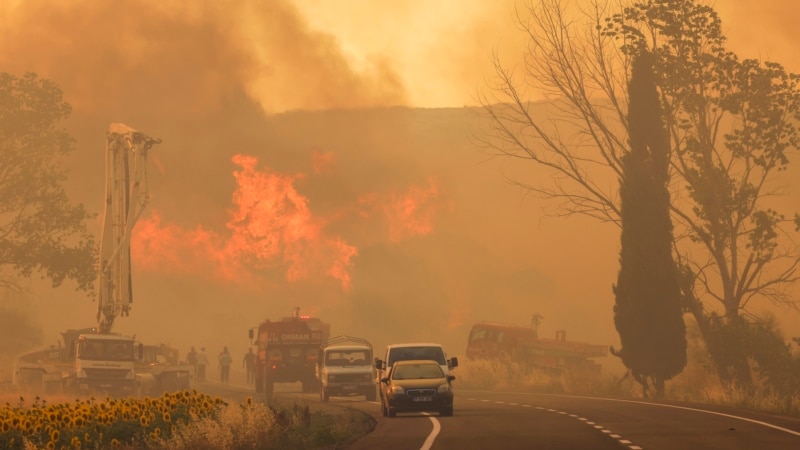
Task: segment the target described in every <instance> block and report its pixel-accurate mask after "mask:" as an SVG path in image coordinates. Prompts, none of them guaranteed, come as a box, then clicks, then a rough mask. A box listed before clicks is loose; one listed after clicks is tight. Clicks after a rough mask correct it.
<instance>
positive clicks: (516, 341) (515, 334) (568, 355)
mask: <svg viewBox="0 0 800 450" xmlns="http://www.w3.org/2000/svg"><path fill="white" fill-rule="evenodd" d="M606 355H608V346H607V345H597V344H588V343H584V342H575V341H568V340H567V332H566V331H564V330H558V331H556V336H555V339H546V338H540V337H539V336H538V334H537V330H536V328H535V327H526V326H520V325H510V324H504V323H490V322H480V323H477V324H475V325H473V327H472V330H471V331H470V333H469V342H468V343H467V357H468V358H471V359H500V360H503V359H505V360H509V361H515V362H519V363H522V364H524V365H527V366H529V367H537V368H539V369H544V370H549V371H561V370H564V369H567V370H572V371H579V372H584V373H597V372H599V370H600V365H599V364H597V363H596V362H594V361H592V359H591V358H597V357H602V356H606Z"/></svg>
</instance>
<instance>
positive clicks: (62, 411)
mask: <svg viewBox="0 0 800 450" xmlns="http://www.w3.org/2000/svg"><path fill="white" fill-rule="evenodd" d="M14 403H15V404H13V405H12V404H11V403H9V402H6V403H5V404H4V405H2V406H0V450H4V449H13V450H16V449H21V450H39V449H119V450H138V449H153V450H156V449H157V450H162V449H169V450H197V449H204V450H217V449H220V450H221V449H225V450H238V449H285V448H297V449H301V448H302V449H317V448H339V447H341V446H342V445H343V444H345V443H348V442H352V441H353V440H355V439H357V438H358V437H359V436H362V435H363V434H365V433H367V432H369V431H370V430H371V429H372V428H373V427H374V419H372V417H371V416H369V415H368V414H364V413H359V412H357V411H355V410H351V409H349V408H341V409H337V410H336V411H327V412H325V411H312V410H310V409H309V407H308V406H300V405H298V404H297V403H295V404H294V405H282V404H279V403H274V404H271V405H270V404H267V403H264V402H255V401H253V399H252V398H249V397H248V398H247V399H246V400H245V401H244V402H242V403H241V404H232V403H228V402H226V401H224V400H222V399H220V398H217V397H212V396H210V395H208V394H204V393H200V392H197V391H196V390H187V391H179V392H174V393H165V394H164V395H163V396H161V397H154V398H150V397H144V398H109V397H106V398H105V399H102V400H99V399H96V398H93V397H91V398H88V399H76V400H74V401H69V402H64V401H62V402H60V403H57V404H56V403H51V404H48V402H47V401H46V400H43V399H41V398H39V397H35V398H34V399H33V401H32V402H27V401H26V400H25V398H23V397H20V398H19V399H18V401H15V402H14Z"/></svg>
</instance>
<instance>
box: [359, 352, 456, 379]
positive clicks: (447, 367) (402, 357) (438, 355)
mask: <svg viewBox="0 0 800 450" xmlns="http://www.w3.org/2000/svg"><path fill="white" fill-rule="evenodd" d="M412 359H431V360H434V361H436V362H437V363H439V366H441V368H442V371H443V372H444V374H445V376H447V375H450V371H451V370H452V369H455V368H456V367H458V358H456V357H455V356H453V357H452V358H449V359H448V358H447V354H446V353H445V351H444V347H442V345H441V344H435V343H432V342H417V343H406V344H391V345H387V346H386V353H385V355H384V357H383V359H379V358H375V369H377V370H376V372H377V374H376V375H377V379H376V380H375V381H376V383H378V384H380V381H381V378H384V377H386V374H387V371H388V370H389V369H391V368H392V366H393V365H394V363H396V362H397V361H408V360H412Z"/></svg>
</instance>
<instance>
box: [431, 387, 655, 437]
mask: <svg viewBox="0 0 800 450" xmlns="http://www.w3.org/2000/svg"><path fill="white" fill-rule="evenodd" d="M567 397H572V396H567ZM468 400H475V401H478V399H473V398H469V399H468ZM480 401H482V402H489V400H487V399H484V400H480ZM495 403H497V404H501V405H502V404H507V405H511V406H522V407H524V408H530V407H531V405H526V404H518V403H510V402H509V403H506V402H501V401H495ZM535 408H536V409H539V410H542V411H548V412H554V413H556V414H561V415H567V416H569V417H572V418H574V419H578V420H580V421H582V422H583V423H585V424H587V425H592V426H593V427H594V428H595V429H596V430H598V431H600V432H601V433H603V434H605V435H607V436H610V437H612V438H614V439H616V440H617V441H618V442H619V443H620V444H623V445H626V446H627V447H628V448H630V449H631V450H642V447H639V446H637V445H633V443H632V442H631V441H629V440H627V439H621V438H620V435H618V434H613V432H612V431H611V430H609V429H607V428H605V427H604V426H602V425H597V424H596V423H595V422H592V421H591V420H589V419H587V418H585V417H580V416H578V415H577V414H570V413H568V412H566V411H558V410H556V409H550V408H543V407H541V406H536V407H535ZM423 414H425V415H428V414H427V413H423ZM429 418H430V419H431V420H434V419H433V417H429ZM437 426H438V422H437V423H435V424H434V431H433V432H432V433H431V436H428V440H429V441H430V442H431V444H432V443H433V440H434V439H436V435H437V434H439V430H438V429H436V427H437ZM425 443H426V445H427V444H428V441H425ZM429 448H430V445H428V446H427V447H423V450H428V449H429Z"/></svg>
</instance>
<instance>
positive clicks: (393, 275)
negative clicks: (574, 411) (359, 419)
mask: <svg viewBox="0 0 800 450" xmlns="http://www.w3.org/2000/svg"><path fill="white" fill-rule="evenodd" d="M534 1H535V0H534ZM565 3H569V4H573V5H585V4H587V3H588V1H579V0H578V1H575V0H573V1H571V2H565ZM515 4H517V2H515V1H514V0H501V1H488V0H395V1H373V0H330V1H329V0H270V1H250V0H226V1H214V0H205V1H179V0H173V1H155V0H116V1H106V0H60V1H58V0H5V1H3V2H1V3H0V71H3V72H10V73H13V74H17V75H19V74H21V73H23V72H26V71H32V72H36V73H37V74H38V75H39V76H40V77H43V78H48V79H51V80H54V81H56V82H57V83H58V84H59V86H61V88H62V90H63V91H64V96H65V100H66V101H68V102H69V103H70V104H71V105H72V106H73V109H74V113H73V116H72V117H71V118H70V122H69V124H68V125H69V127H70V131H71V132H72V133H74V134H75V136H76V137H77V138H78V151H77V152H76V154H75V155H74V158H73V159H72V160H70V162H69V165H70V168H71V169H72V171H73V172H72V173H73V174H77V176H75V177H74V178H76V179H77V181H74V180H73V182H72V184H71V186H70V188H71V189H72V190H71V192H70V193H71V195H72V197H73V198H76V199H77V200H78V201H81V202H84V203H86V204H87V205H90V209H93V210H96V209H97V208H96V207H95V206H94V205H96V204H98V202H99V200H100V199H99V194H98V192H99V189H98V187H101V186H102V185H103V180H102V178H103V173H102V171H103V169H102V137H103V136H104V133H105V131H106V127H107V125H108V123H109V122H112V121H114V122H116V121H120V122H125V123H128V124H130V125H132V126H135V127H136V128H138V129H140V130H142V131H145V132H148V133H153V135H154V136H156V137H159V138H163V139H164V143H163V144H162V145H160V146H158V147H156V148H155V150H154V152H153V153H152V155H153V157H152V160H151V162H152V164H153V167H154V170H153V177H152V178H153V188H152V190H153V192H155V193H156V194H154V196H153V197H154V201H153V204H152V208H151V209H150V211H148V212H147V213H146V214H145V216H144V218H143V219H142V221H141V222H140V223H139V224H138V225H137V228H136V236H135V244H136V245H135V246H134V256H135V258H136V259H135V267H136V268H137V270H140V273H144V272H146V271H147V270H150V269H152V272H150V274H152V273H155V274H158V275H159V276H162V275H163V278H159V279H157V280H156V281H152V280H151V283H150V284H149V285H148V286H147V287H146V288H145V289H143V291H146V292H147V293H150V294H152V295H161V296H162V297H159V301H163V303H159V302H154V301H143V302H139V303H137V305H136V308H137V309H136V311H135V313H134V314H132V318H131V320H133V321H141V320H142V317H143V316H145V317H147V318H148V323H149V324H150V326H151V327H152V328H158V326H159V325H161V324H164V323H168V322H169V320H170V319H169V318H163V319H158V320H157V319H153V317H156V316H158V315H162V316H164V315H165V314H164V313H163V312H164V311H163V310H162V309H161V308H165V307H166V305H168V304H173V303H175V304H178V306H177V307H179V308H181V309H179V311H181V313H185V314H192V315H193V316H191V317H187V318H186V320H187V322H189V323H190V324H199V323H203V324H206V323H208V322H211V321H215V320H217V319H219V318H220V317H222V318H226V320H227V321H228V322H227V323H231V324H232V325H231V330H232V331H231V333H233V334H234V335H235V336H237V339H238V338H239V337H241V336H240V334H241V333H240V330H239V329H240V328H241V327H242V326H243V325H241V323H248V324H249V322H252V321H253V320H254V319H253V316H259V315H260V314H266V313H265V312H264V311H266V306H264V305H267V304H269V303H270V302H274V303H278V301H279V300H280V301H282V302H290V301H294V298H300V297H302V296H303V295H305V296H306V298H312V299H313V300H314V301H317V300H319V301H318V304H320V305H326V306H328V307H329V310H328V312H331V313H334V312H335V313H341V314H342V315H344V314H346V313H348V311H349V310H348V308H351V309H352V311H356V312H362V311H363V312H365V314H370V317H382V316H392V315H394V316H397V317H399V316H401V315H402V314H401V313H402V311H399V310H398V309H396V308H398V307H397V305H398V304H401V303H402V302H403V301H406V300H407V299H409V298H411V299H413V301H416V302H418V304H419V305H424V306H425V307H426V308H428V307H430V308H441V311H439V310H434V311H433V314H434V315H435V314H436V313H437V311H439V312H440V313H441V314H442V315H444V316H446V320H447V323H448V330H456V329H457V327H461V328H458V332H459V333H462V334H463V333H464V330H463V328H464V327H468V326H469V324H470V323H471V322H472V321H474V320H476V318H485V317H488V316H489V315H490V314H493V313H497V316H498V317H500V316H501V315H502V314H504V316H502V317H505V318H508V319H504V320H517V319H519V320H521V321H522V322H523V323H524V322H526V321H527V317H529V314H530V312H531V311H530V309H532V308H534V307H537V308H542V310H540V312H543V313H545V315H546V316H548V320H551V322H548V325H549V324H552V326H553V327H555V326H567V327H571V329H578V330H580V331H581V332H584V335H585V336H590V335H591V336H592V337H594V336H597V335H600V336H602V338H603V339H606V338H608V339H611V338H612V337H613V335H614V334H613V324H612V322H611V305H612V304H613V300H611V299H610V285H611V283H612V282H613V278H614V275H615V270H616V269H615V268H614V264H613V263H614V262H616V257H617V254H616V252H617V244H618V235H617V234H616V230H613V229H607V228H604V227H603V226H602V225H598V224H596V223H590V222H585V221H583V222H582V221H580V220H571V221H566V220H565V221H550V222H548V223H545V224H544V225H542V224H541V223H537V221H538V219H540V216H541V214H540V210H539V206H540V205H531V204H527V203H526V204H521V200H520V197H522V196H523V194H521V193H520V192H519V190H514V189H512V188H510V187H509V186H508V185H507V184H506V183H505V181H504V180H503V176H502V173H501V172H500V170H499V169H498V168H497V166H492V165H490V164H485V165H480V164H481V163H483V162H484V161H482V159H483V156H481V155H477V153H478V152H476V151H475V149H474V146H470V145H469V142H468V138H467V137H465V136H466V135H467V134H468V130H466V129H464V128H465V127H464V125H463V124H464V123H466V122H468V121H469V120H473V119H472V118H470V119H465V116H466V115H467V113H463V114H464V116H459V115H458V114H461V113H460V112H458V111H455V112H452V111H451V112H452V114H453V116H447V117H458V118H459V120H463V123H461V122H459V123H458V124H453V123H452V122H448V120H454V119H449V118H447V117H445V115H436V114H435V112H431V114H430V115H425V114H426V112H424V111H422V112H420V111H416V112H415V113H416V114H418V115H417V116H412V115H404V114H405V113H404V112H402V111H399V112H398V111H392V110H382V111H381V114H380V119H381V120H383V121H384V122H380V121H378V119H377V117H378V116H379V114H378V113H375V114H364V115H358V114H355V113H354V114H353V115H352V116H351V115H348V114H347V113H342V114H341V115H339V116H335V115H331V116H324V117H323V116H321V115H315V114H314V113H307V114H308V115H307V116H305V119H304V118H303V117H299V118H298V117H297V116H293V115H292V114H293V113H292V112H293V111H296V110H306V111H324V110H337V109H341V110H355V109H360V108H377V107H386V106H396V105H402V106H409V107H421V108H439V107H461V106H464V105H475V104H476V101H475V97H476V93H477V92H478V91H479V89H480V88H481V87H483V86H484V85H485V81H486V79H487V78H489V77H491V75H492V73H493V70H492V64H491V60H490V56H491V54H492V52H493V51H495V50H496V51H497V52H499V55H500V56H501V58H502V61H503V62H504V63H506V64H507V65H509V66H513V65H515V64H518V63H519V61H520V58H521V56H522V54H523V50H524V35H523V34H522V33H521V32H520V31H519V30H518V29H517V28H516V27H515V22H514V20H515V19H514V6H515ZM714 6H715V8H716V9H717V11H718V12H719V13H720V16H721V18H722V21H723V27H724V30H725V32H726V34H727V36H728V38H729V44H730V48H731V49H732V50H734V51H736V52H737V53H739V55H740V56H741V57H743V58H763V59H769V60H774V61H777V62H780V63H782V64H783V65H784V66H785V67H786V68H787V69H788V70H789V71H792V72H800V60H799V59H798V56H797V52H796V51H795V43H796V42H800V31H798V27H796V25H795V23H794V18H795V17H794V16H795V15H794V14H791V13H788V12H790V11H792V10H793V8H794V7H795V2H794V1H793V0H770V1H763V0H762V1H755V0H724V1H722V0H720V1H717V2H716V4H715V5H714ZM420 117H424V118H425V120H422V119H420ZM312 119H313V120H312ZM328 119H330V120H339V121H341V122H337V123H336V124H328V123H327V120H328ZM372 119H375V120H374V121H373V122H370V120H372ZM437 120H438V121H440V122H437ZM310 122H313V126H314V127H316V128H314V129H313V131H314V133H317V134H316V135H315V134H314V133H312V132H311V131H310V129H309V128H308V127H309V126H311V125H308V123H310ZM254 189H255V190H256V191H257V192H258V197H259V200H254V195H253V193H254V192H255V191H254ZM265 192H270V193H271V194H272V195H269V196H265V195H264V193H265ZM598 230H600V231H598ZM424 238H429V239H428V240H425V239H424ZM420 255H422V256H420ZM587 255H588V256H587ZM592 257H598V258H601V261H602V262H600V263H598V262H597V261H594V260H593V259H592ZM357 261H359V262H357ZM276 266H278V267H280V269H281V270H280V271H279V276H278V275H275V274H274V273H273V274H272V275H271V276H270V277H263V275H264V272H265V271H269V270H270V269H272V268H274V267H276ZM382 270H385V271H382ZM576 272H578V273H579V275H580V282H576V281H575V279H576V278H575V277H576V275H575V273H576ZM174 274H182V275H189V276H190V277H193V278H192V281H191V282H186V281H180V280H178V279H177V277H172V275H174ZM154 276H155V275H154ZM358 276H360V277H361V278H360V281H359V280H357V277H358ZM259 277H262V278H259ZM187 278H189V277H187ZM198 279H199V280H201V281H203V282H204V281H207V280H209V279H220V280H222V279H225V280H235V282H236V283H237V284H240V285H242V286H247V285H248V283H250V282H252V280H253V279H261V281H262V282H264V280H267V281H268V282H269V283H273V284H272V285H269V286H268V287H269V288H270V289H273V292H278V293H275V294H274V295H272V296H271V297H269V298H268V300H265V299H264V298H266V297H267V296H265V295H262V296H261V297H260V298H258V299H256V300H253V301H252V302H251V303H249V304H246V305H244V304H243V306H241V305H240V306H241V307H240V308H239V310H240V311H239V312H232V311H233V310H234V309H236V308H229V307H230V306H231V305H234V303H232V302H233V301H237V300H230V299H231V298H234V297H235V298H236V299H238V298H239V297H246V295H247V294H246V293H242V292H241V291H237V293H236V295H233V294H231V293H230V291H229V290H227V287H226V288H222V287H219V286H210V287H209V286H207V285H200V284H199V283H198V282H196V280H198ZM136 280H137V281H136V282H135V284H137V286H139V285H141V284H144V283H143V281H144V280H145V277H140V278H136ZM304 280H316V281H319V280H323V283H328V284H324V285H320V284H317V285H314V283H308V286H306V285H303V284H302V283H297V282H298V281H304ZM287 282H288V283H289V284H291V285H292V286H291V289H286V291H288V293H287V292H286V291H279V288H278V287H276V286H284V288H285V284H286V283H287ZM359 282H360V283H361V285H358V283H359ZM469 282H474V283H475V284H474V285H470V284H469ZM479 282H480V285H479ZM282 283H283V284H282ZM152 286H158V287H157V288H155V287H152ZM320 286H321V287H320ZM331 286H332V287H333V288H332V289H329V288H330V287H331ZM262 288H263V286H262ZM351 288H353V289H354V291H351V290H350V289H351ZM479 288H482V289H479ZM264 289H265V290H268V289H267V288H264ZM315 289H316V290H315ZM291 295H294V296H295V297H294V298H292V297H291ZM345 295H350V297H348V298H347V301H348V302H349V303H346V302H345V301H343V300H342V297H344V296H345ZM212 297H215V298H217V299H219V298H225V299H226V302H228V303H225V304H223V305H222V306H217V308H219V309H213V308H215V306H214V303H213V302H212V301H211V300H208V299H210V298H212ZM507 298H513V299H516V300H518V301H519V304H522V303H523V302H528V304H525V305H524V306H523V307H520V310H519V311H517V310H515V308H517V307H516V306H514V305H512V303H513V302H511V301H508V302H507V303H508V304H506V303H504V302H503V300H505V299H507ZM278 299H279V300H278ZM84 300H85V299H81V301H84ZM148 300H151V299H148ZM170 302H171V303H170ZM180 302H184V303H180ZM242 302H243V303H244V300H242ZM217 303H220V302H217ZM308 303H311V302H310V301H309V302H308ZM378 304H380V308H378V307H377V306H376V305H378ZM531 304H533V305H535V306H531ZM587 304H589V305H590V306H588V307H587V306H586V305H587ZM187 305H189V306H187ZM254 305H255V306H254ZM331 305H335V307H336V309H337V310H336V311H333V309H334V308H333V307H332V306H331ZM282 306H283V305H282ZM282 306H281V307H282ZM290 306H295V304H292V305H290ZM89 307H91V305H89ZM173 307H175V305H173ZM223 307H224V308H223ZM257 307H259V308H262V309H261V310H258V311H257V312H256V308H257ZM225 308H227V309H225ZM276 308H277V306H276ZM481 308H484V309H481ZM503 308H505V309H503ZM444 310H447V312H442V311H444ZM62 312H63V311H59V312H56V311H51V312H50V313H51V316H53V317H56V318H61V319H63V317H62V316H63V314H61V313H62ZM80 314H82V315H84V316H85V317H90V316H89V315H85V314H84V313H83V312H80ZM226 314H228V315H226ZM236 314H238V315H236ZM554 316H555V317H554ZM259 317H260V316H259ZM159 320H161V321H159ZM568 320H572V322H569V323H567V321H568ZM248 321H249V322H248ZM595 322H597V323H600V322H602V324H603V325H602V326H603V327H604V328H603V330H602V332H598V333H597V334H596V335H592V334H591V333H590V332H589V331H588V329H589V328H588V326H589V325H594V323H595ZM82 325H83V324H81V326H82ZM120 325H121V326H123V327H124V326H125V323H124V322H122V323H121V324H120ZM59 326H61V325H59ZM68 326H76V325H68ZM132 328H134V329H135V327H132ZM164 328H167V326H166V325H165V326H163V327H161V329H164ZM195 328H197V329H201V328H202V329H210V328H211V327H208V326H206V327H200V326H197V327H195ZM383 328H386V327H383ZM397 328H398V331H404V330H405V328H404V327H402V326H400V325H397ZM345 331H346V330H341V332H345ZM388 331H391V330H388ZM388 331H387V332H388ZM423 331H424V330H423ZM209 333H211V332H209ZM237 333H239V334H237ZM422 337H423V338H428V337H429V336H422ZM182 339H186V340H188V339H189V338H188V337H182ZM452 339H453V340H454V341H457V342H462V341H463V339H464V337H463V336H461V335H458V336H453V337H452ZM181 342H186V341H181ZM231 342H232V341H231Z"/></svg>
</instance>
